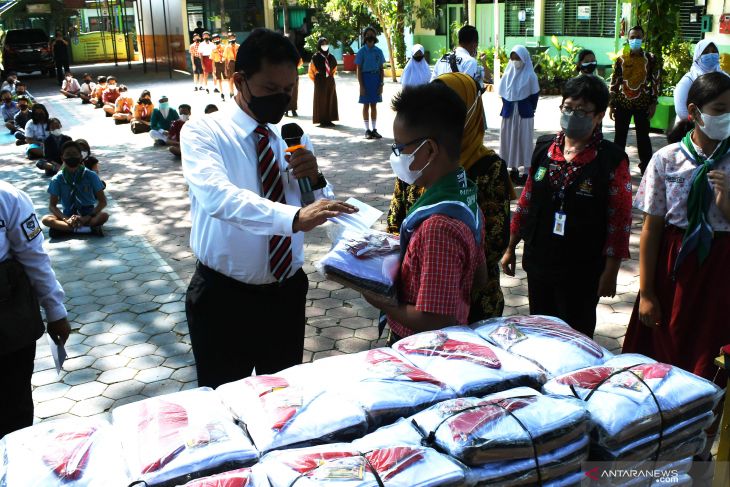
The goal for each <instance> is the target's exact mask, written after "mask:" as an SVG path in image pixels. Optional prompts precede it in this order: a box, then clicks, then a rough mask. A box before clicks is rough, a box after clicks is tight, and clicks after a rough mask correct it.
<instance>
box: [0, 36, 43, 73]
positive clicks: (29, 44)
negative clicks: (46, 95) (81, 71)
mask: <svg viewBox="0 0 730 487" xmlns="http://www.w3.org/2000/svg"><path fill="white" fill-rule="evenodd" d="M48 41H49V38H48V35H47V34H46V32H45V31H43V30H42V29H15V30H9V31H7V32H6V33H5V36H4V37H3V38H2V40H1V41H0V44H1V45H2V50H0V52H1V53H2V71H3V73H6V72H8V71H15V72H17V73H30V72H33V71H40V72H42V73H45V74H48V76H55V74H54V73H55V65H54V63H53V51H52V50H51V47H50V45H49V43H48Z"/></svg>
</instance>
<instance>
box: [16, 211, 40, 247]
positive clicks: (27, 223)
mask: <svg viewBox="0 0 730 487" xmlns="http://www.w3.org/2000/svg"><path fill="white" fill-rule="evenodd" d="M20 227H21V228H22V229H23V233H24V234H25V238H26V239H28V242H30V241H31V240H33V239H34V238H36V237H37V236H38V235H39V234H40V233H41V226H40V224H39V223H38V218H36V216H35V213H32V214H31V215H30V216H29V217H28V218H27V219H25V220H23V221H22V222H21V223H20Z"/></svg>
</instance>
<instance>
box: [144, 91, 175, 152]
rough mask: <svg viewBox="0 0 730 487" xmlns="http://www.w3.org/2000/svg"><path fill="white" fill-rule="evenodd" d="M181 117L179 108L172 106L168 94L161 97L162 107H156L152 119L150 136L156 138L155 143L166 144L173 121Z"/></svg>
mask: <svg viewBox="0 0 730 487" xmlns="http://www.w3.org/2000/svg"><path fill="white" fill-rule="evenodd" d="M178 118H180V115H178V113H177V110H175V109H174V108H170V103H169V101H168V100H167V97H166V96H163V97H161V98H160V107H159V108H155V109H154V111H153V112H152V118H151V119H150V137H152V138H153V139H154V140H155V145H156V146H158V145H166V144H167V140H168V138H169V134H170V127H171V126H172V122H174V121H175V120H177V119H178Z"/></svg>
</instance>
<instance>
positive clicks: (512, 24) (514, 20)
mask: <svg viewBox="0 0 730 487" xmlns="http://www.w3.org/2000/svg"><path fill="white" fill-rule="evenodd" d="M504 34H505V35H506V36H508V37H532V36H534V35H535V2H534V1H533V0H516V1H512V2H506V5H505V15H504Z"/></svg>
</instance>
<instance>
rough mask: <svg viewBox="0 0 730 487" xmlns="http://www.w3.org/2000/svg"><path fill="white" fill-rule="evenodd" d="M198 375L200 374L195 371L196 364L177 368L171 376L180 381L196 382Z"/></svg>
mask: <svg viewBox="0 0 730 487" xmlns="http://www.w3.org/2000/svg"><path fill="white" fill-rule="evenodd" d="M197 377H198V374H197V372H196V371H195V366H194V365H189V366H187V367H183V368H182V369H177V370H176V371H175V372H173V373H172V375H171V376H170V378H171V379H173V380H176V381H179V382H194V381H196V380H197Z"/></svg>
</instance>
